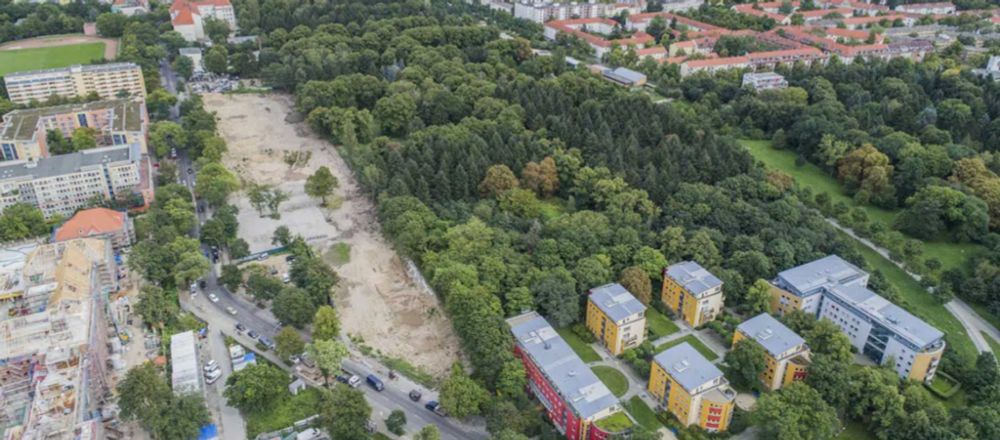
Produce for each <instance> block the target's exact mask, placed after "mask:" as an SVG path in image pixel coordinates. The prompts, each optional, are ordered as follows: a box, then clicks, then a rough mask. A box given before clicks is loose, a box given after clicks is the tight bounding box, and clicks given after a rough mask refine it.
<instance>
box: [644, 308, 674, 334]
mask: <svg viewBox="0 0 1000 440" xmlns="http://www.w3.org/2000/svg"><path fill="white" fill-rule="evenodd" d="M646 326H647V327H648V328H649V332H650V333H652V334H653V339H657V338H662V337H664V336H666V335H669V334H671V333H674V332H676V331H677V330H680V329H679V328H677V324H674V322H673V321H671V320H670V318H667V317H666V316H663V314H662V313H660V312H658V311H656V309H654V308H652V307H650V308H648V309H646Z"/></svg>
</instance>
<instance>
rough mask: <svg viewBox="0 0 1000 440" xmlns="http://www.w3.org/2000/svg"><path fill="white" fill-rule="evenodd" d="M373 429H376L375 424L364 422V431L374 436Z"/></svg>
mask: <svg viewBox="0 0 1000 440" xmlns="http://www.w3.org/2000/svg"><path fill="white" fill-rule="evenodd" d="M375 428H376V426H375V422H373V421H371V420H368V421H367V422H365V431H368V433H369V434H374V433H375Z"/></svg>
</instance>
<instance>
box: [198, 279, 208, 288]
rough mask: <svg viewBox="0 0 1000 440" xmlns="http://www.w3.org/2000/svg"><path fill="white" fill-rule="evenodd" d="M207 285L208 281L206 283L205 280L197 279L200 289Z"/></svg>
mask: <svg viewBox="0 0 1000 440" xmlns="http://www.w3.org/2000/svg"><path fill="white" fill-rule="evenodd" d="M207 285H208V283H206V282H205V280H198V287H201V288H202V289H204V288H205V286H207Z"/></svg>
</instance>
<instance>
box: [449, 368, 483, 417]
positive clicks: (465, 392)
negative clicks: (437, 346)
mask: <svg viewBox="0 0 1000 440" xmlns="http://www.w3.org/2000/svg"><path fill="white" fill-rule="evenodd" d="M440 398H441V406H442V407H444V410H445V411H446V412H447V413H448V414H449V415H451V416H453V417H456V418H459V419H463V418H466V417H468V416H472V415H479V414H481V413H482V405H483V404H484V403H486V401H487V400H489V394H488V393H487V392H486V390H484V389H483V388H482V387H481V386H479V384H478V383H476V382H475V381H474V380H472V378H470V377H469V376H468V375H466V374H465V371H464V370H463V369H462V366H461V365H460V364H458V363H456V364H455V365H452V367H451V376H448V378H447V379H445V381H444V383H442V384H441V396H440Z"/></svg>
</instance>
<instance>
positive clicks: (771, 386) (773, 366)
mask: <svg viewBox="0 0 1000 440" xmlns="http://www.w3.org/2000/svg"><path fill="white" fill-rule="evenodd" d="M743 340H749V341H753V342H755V343H757V344H759V345H760V346H761V347H763V348H764V353H765V359H766V360H767V368H765V369H764V372H763V373H761V374H760V381H761V383H763V384H764V388H766V389H768V390H769V391H774V390H777V389H780V388H781V387H784V386H785V385H788V384H790V383H792V382H795V381H797V380H802V379H805V377H806V373H807V369H808V368H809V347H808V346H807V345H806V341H805V339H802V337H801V336H799V335H797V334H796V333H795V332H793V331H792V330H791V329H790V328H788V327H785V325H784V324H782V323H781V322H780V321H778V320H777V319H774V317H773V316H771V315H769V314H767V313H761V314H759V315H757V316H755V317H753V318H750V319H748V320H746V321H743V322H742V323H741V324H740V325H738V326H737V327H736V332H735V333H733V346H734V347H735V346H736V344H737V343H738V342H740V341H743Z"/></svg>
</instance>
